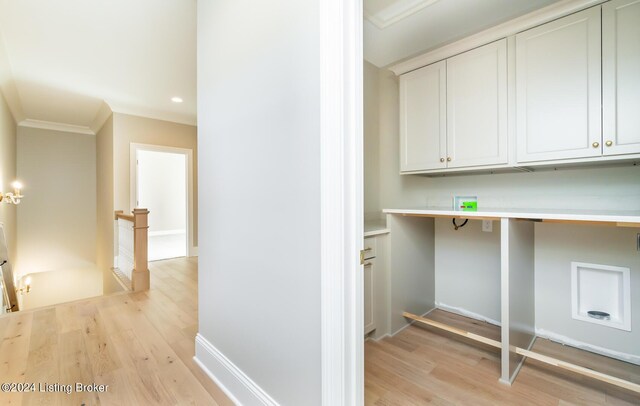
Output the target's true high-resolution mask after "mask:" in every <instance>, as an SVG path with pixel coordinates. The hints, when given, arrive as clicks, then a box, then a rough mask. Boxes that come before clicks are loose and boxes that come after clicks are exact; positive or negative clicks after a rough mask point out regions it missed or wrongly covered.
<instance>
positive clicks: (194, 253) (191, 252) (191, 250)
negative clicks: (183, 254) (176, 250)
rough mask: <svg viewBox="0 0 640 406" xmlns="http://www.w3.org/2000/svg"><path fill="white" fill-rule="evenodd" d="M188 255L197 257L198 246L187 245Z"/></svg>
mask: <svg viewBox="0 0 640 406" xmlns="http://www.w3.org/2000/svg"><path fill="white" fill-rule="evenodd" d="M189 256H190V257H197V256H198V247H194V246H191V247H189Z"/></svg>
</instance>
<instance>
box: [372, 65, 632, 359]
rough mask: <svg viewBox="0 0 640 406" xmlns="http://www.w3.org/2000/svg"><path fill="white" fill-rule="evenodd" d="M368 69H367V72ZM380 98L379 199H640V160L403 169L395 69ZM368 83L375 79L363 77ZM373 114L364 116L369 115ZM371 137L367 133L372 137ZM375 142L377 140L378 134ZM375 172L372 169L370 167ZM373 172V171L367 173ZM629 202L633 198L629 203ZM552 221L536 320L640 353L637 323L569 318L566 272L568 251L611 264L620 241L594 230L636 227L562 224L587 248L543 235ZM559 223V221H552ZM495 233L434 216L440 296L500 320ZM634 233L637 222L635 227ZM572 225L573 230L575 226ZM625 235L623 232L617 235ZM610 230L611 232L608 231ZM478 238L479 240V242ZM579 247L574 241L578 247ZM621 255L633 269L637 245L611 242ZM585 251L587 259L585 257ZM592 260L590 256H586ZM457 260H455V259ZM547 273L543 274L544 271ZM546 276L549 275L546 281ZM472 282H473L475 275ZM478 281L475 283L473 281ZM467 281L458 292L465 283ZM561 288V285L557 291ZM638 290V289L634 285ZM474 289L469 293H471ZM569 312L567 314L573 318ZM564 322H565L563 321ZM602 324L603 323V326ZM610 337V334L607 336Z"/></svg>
mask: <svg viewBox="0 0 640 406" xmlns="http://www.w3.org/2000/svg"><path fill="white" fill-rule="evenodd" d="M367 74H371V70H370V69H366V70H365V75H367ZM378 79H379V80H378V86H379V87H378V98H379V110H378V117H379V122H378V126H379V139H378V142H379V147H378V148H379V156H380V159H379V168H378V171H377V173H379V176H380V186H379V188H380V189H379V202H380V207H381V208H382V209H384V208H393V207H396V208H399V207H404V208H406V207H419V206H427V205H434V206H448V205H450V204H451V196H453V195H477V196H478V198H479V202H480V203H479V204H480V206H481V207H492V208H507V207H513V208H532V207H533V208H557V209H571V208H577V209H593V210H625V209H626V210H629V209H630V208H631V209H633V208H636V209H637V207H638V204H637V203H635V202H638V201H640V167H638V166H630V165H627V166H624V167H610V168H605V167H599V168H582V169H559V170H557V171H556V170H546V171H539V172H533V173H511V174H496V175H460V176H447V177H439V178H428V177H423V176H416V175H405V176H401V175H400V174H399V138H398V136H399V135H398V129H399V114H398V80H397V78H396V77H395V75H393V73H391V72H390V71H387V70H384V69H379V70H378ZM365 83H370V82H369V81H368V80H367V79H365ZM367 120H369V118H365V122H366V121H367ZM370 141H371V138H367V142H370ZM373 142H375V140H374V141H373ZM371 172H374V173H375V172H376V171H375V169H371V168H370V169H369V171H368V172H367V174H368V173H371ZM367 176H368V175H367ZM630 202H631V204H632V205H634V204H635V206H633V207H630ZM547 227H553V226H549V225H536V235H537V237H536V259H537V264H536V278H537V280H536V309H537V311H538V313H539V316H538V320H537V324H538V328H545V329H549V330H551V331H552V332H553V331H554V330H558V331H555V332H556V333H558V334H562V335H564V336H568V337H569V338H573V339H575V340H579V341H584V342H587V343H591V344H593V345H606V346H609V347H610V348H612V349H615V350H617V351H623V352H625V351H627V352H629V351H632V353H634V354H636V355H637V354H640V347H638V346H637V345H636V346H635V348H631V347H630V346H629V343H630V342H631V341H629V340H636V341H635V342H638V340H640V336H638V334H640V325H637V323H636V324H634V325H635V327H633V328H634V329H635V331H634V332H633V333H632V334H626V335H624V334H623V333H621V332H613V333H608V331H609V330H610V329H606V331H607V333H602V334H601V333H599V332H594V331H595V330H594V329H598V327H592V326H593V325H591V326H589V327H584V326H583V325H582V324H581V323H580V322H569V319H570V315H571V307H570V302H568V301H567V300H566V298H567V297H569V295H570V289H569V285H567V281H566V277H567V274H566V272H568V271H567V269H568V268H567V267H568V266H569V257H571V258H575V259H574V260H585V261H586V258H593V262H596V263H605V264H613V265H616V263H612V259H611V258H610V256H609V254H606V253H605V251H606V250H608V249H610V248H615V247H613V246H610V245H606V247H603V246H602V245H598V243H597V242H596V240H594V238H595V236H596V235H598V233H602V235H607V236H608V235H609V233H618V234H616V236H617V237H616V241H617V239H618V238H622V240H621V243H622V241H624V244H627V245H628V244H634V242H635V239H634V238H632V237H633V236H634V235H635V234H634V232H628V231H627V232H626V234H625V231H624V230H620V229H607V230H604V229H602V228H601V227H584V226H582V227H578V228H572V229H570V231H571V232H570V231H567V230H568V229H563V228H562V227H563V226H559V227H560V228H559V229H558V230H565V231H563V233H560V232H559V233H558V235H564V234H565V233H566V234H567V235H566V236H565V237H564V238H569V236H570V235H576V236H580V240H581V241H582V240H583V239H585V240H586V241H588V242H589V244H588V245H585V247H589V248H584V249H583V250H582V251H576V250H573V248H571V247H573V246H574V245H575V244H570V243H569V242H568V241H565V240H563V239H562V238H560V239H558V238H540V237H539V236H540V235H542V233H545V234H544V235H548V234H549V233H546V230H547ZM555 227H558V226H555ZM493 229H494V231H493V233H491V234H487V233H483V232H482V231H481V229H480V222H472V221H470V222H469V225H467V226H466V227H464V228H462V229H460V230H458V231H453V229H452V226H451V222H450V221H446V220H438V221H436V230H437V233H436V242H435V244H436V247H437V248H438V249H437V253H436V301H438V302H442V303H444V304H447V305H449V306H454V307H461V308H465V309H466V310H469V311H472V312H475V313H479V314H481V315H483V316H485V317H488V318H491V319H493V320H499V304H500V301H499V296H498V295H497V294H496V293H497V292H498V286H494V283H495V284H496V285H497V284H498V283H499V266H500V264H499V262H498V261H497V260H496V259H497V258H496V254H497V253H499V230H498V229H499V227H498V224H497V223H494V228H493ZM635 232H636V233H637V229H635ZM572 233H573V234H572ZM620 235H622V236H623V237H620ZM611 238H613V235H611ZM477 244H480V245H477ZM558 246H562V247H563V249H564V248H565V247H566V249H567V251H566V253H567V254H566V256H567V257H566V258H564V257H563V258H562V259H560V257H559V256H555V257H553V258H555V259H549V260H548V261H542V260H541V258H542V257H543V256H544V257H548V255H547V253H555V252H557V251H558V249H557V247H558ZM574 248H576V249H577V247H574ZM612 252H614V253H615V254H616V255H617V256H618V260H617V261H613V262H617V264H625V263H628V264H630V266H631V267H632V278H633V275H637V274H638V272H640V264H639V263H638V253H637V251H635V249H614V250H613V251H612ZM580 258H582V259H580ZM587 262H589V261H587ZM455 264H458V265H457V266H455ZM543 278H544V279H543ZM542 281H544V282H542ZM472 282H473V283H472ZM471 285H473V287H472V286H471ZM461 286H462V287H465V291H464V292H461V289H460V287H461ZM558 289H561V291H558ZM636 291H637V290H636ZM471 293H472V294H471ZM553 295H562V296H561V298H559V299H558V301H557V302H553V305H552V306H553V311H552V310H551V308H550V307H549V306H551V305H550V304H549V303H550V302H549V301H548V298H549V297H550V296H553ZM632 300H633V303H634V304H633V305H632V306H634V307H633V312H634V314H636V315H637V314H638V313H640V300H638V298H636V297H634V298H632ZM567 317H568V318H569V319H568V318H567ZM559 326H563V328H561V329H560V328H559ZM600 329H601V328H600ZM605 337H608V338H605Z"/></svg>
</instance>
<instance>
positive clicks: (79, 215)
mask: <svg viewBox="0 0 640 406" xmlns="http://www.w3.org/2000/svg"><path fill="white" fill-rule="evenodd" d="M17 149H18V155H17V156H18V158H17V165H18V177H19V178H20V179H21V181H22V182H23V183H24V190H23V194H24V195H25V197H24V199H23V200H22V203H21V204H20V206H19V207H18V229H19V233H18V253H17V259H16V274H21V275H25V274H29V273H35V272H47V271H55V270H65V269H85V268H86V269H94V268H95V266H96V265H95V262H96V220H97V219H96V138H95V136H92V135H85V134H74V133H66V132H61V131H51V130H42V129H35V128H26V127H18V147H17Z"/></svg>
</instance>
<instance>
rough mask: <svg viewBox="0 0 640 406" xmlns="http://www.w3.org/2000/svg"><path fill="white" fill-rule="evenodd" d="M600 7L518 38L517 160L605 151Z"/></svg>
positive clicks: (538, 159) (550, 158)
mask: <svg viewBox="0 0 640 406" xmlns="http://www.w3.org/2000/svg"><path fill="white" fill-rule="evenodd" d="M600 20H601V19H600V7H594V8H590V9H587V10H584V11H581V12H579V13H575V14H572V15H570V16H567V17H564V18H561V19H559V20H556V21H552V22H550V23H547V24H544V25H542V26H539V27H536V28H533V29H530V30H528V31H524V32H522V33H520V34H518V35H516V94H517V96H516V112H517V144H518V145H517V149H518V162H531V161H544V160H552V159H568V158H582V157H593V156H600V155H601V153H602V149H601V148H602V146H601V145H600V144H601V142H602V136H601V135H602V127H601V121H602V120H601V112H600V106H601V91H600V85H601V77H600V72H601V69H600V63H601V52H600V44H601V38H600V31H601V30H600Z"/></svg>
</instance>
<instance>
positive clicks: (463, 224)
mask: <svg viewBox="0 0 640 406" xmlns="http://www.w3.org/2000/svg"><path fill="white" fill-rule="evenodd" d="M468 221H469V219H465V220H464V222H463V223H462V224H460V225H457V224H456V219H451V222H452V223H453V227H454V228H455V229H456V230H457V229H459V228H460V227H464V226H466V225H467V222H468Z"/></svg>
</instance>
